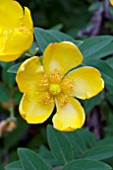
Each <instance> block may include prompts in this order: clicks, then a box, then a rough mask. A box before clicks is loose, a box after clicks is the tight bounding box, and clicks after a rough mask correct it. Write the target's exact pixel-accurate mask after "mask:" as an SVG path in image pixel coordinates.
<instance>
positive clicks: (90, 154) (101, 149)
mask: <svg viewBox="0 0 113 170" xmlns="http://www.w3.org/2000/svg"><path fill="white" fill-rule="evenodd" d="M112 157H113V145H112V146H111V145H99V146H95V147H93V148H91V149H89V150H88V151H86V152H85V153H84V155H83V156H82V158H88V159H94V160H107V159H108V158H112Z"/></svg>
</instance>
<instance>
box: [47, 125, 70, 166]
mask: <svg viewBox="0 0 113 170" xmlns="http://www.w3.org/2000/svg"><path fill="white" fill-rule="evenodd" d="M47 138H48V143H49V147H50V149H51V152H52V154H53V156H54V157H55V159H56V160H57V161H58V162H59V163H60V164H61V165H65V164H66V163H67V162H69V161H71V160H73V150H72V147H71V144H70V143H69V141H68V139H67V138H66V137H65V136H64V134H63V132H60V131H57V130H55V129H54V128H53V127H52V126H50V125H49V126H48V127H47Z"/></svg>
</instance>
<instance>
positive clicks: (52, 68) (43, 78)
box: [16, 41, 104, 131]
mask: <svg viewBox="0 0 113 170" xmlns="http://www.w3.org/2000/svg"><path fill="white" fill-rule="evenodd" d="M82 61H83V57H82V54H81V53H80V51H79V49H78V48H77V46H75V45H74V44H73V43H71V42H68V41H64V42H59V43H51V44H50V45H48V46H47V48H46V49H45V51H44V54H43V57H42V63H43V65H42V64H41V63H40V60H39V58H38V57H36V56H34V57H32V58H30V59H27V60H26V61H25V62H24V63H23V64H22V65H21V66H20V68H19V70H18V72H17V76H16V81H17V83H18V87H19V89H20V91H21V92H22V93H24V95H23V97H22V100H21V102H20V106H19V111H20V114H21V116H22V117H23V118H24V119H25V120H26V121H27V122H28V123H34V124H35V123H42V122H44V121H45V120H46V119H47V118H48V117H49V116H50V115H51V113H52V111H53V109H54V106H55V105H56V108H57V112H56V114H55V115H54V116H53V124H54V127H55V128H56V129H58V130H61V131H72V130H75V129H77V128H80V127H81V126H82V125H83V123H84V121H85V113H84V109H83V108H82V106H81V104H80V103H79V101H78V100H77V99H75V98H74V97H76V98H79V99H88V98H91V97H93V96H95V95H96V94H98V93H99V92H100V91H102V90H103V88H104V81H103V80H102V78H101V74H100V72H99V71H98V70H97V69H95V68H93V67H89V66H87V67H81V68H77V69H73V70H72V71H70V72H68V71H69V70H70V69H72V68H74V67H76V66H78V65H79V64H81V63H82ZM66 73H67V74H66Z"/></svg>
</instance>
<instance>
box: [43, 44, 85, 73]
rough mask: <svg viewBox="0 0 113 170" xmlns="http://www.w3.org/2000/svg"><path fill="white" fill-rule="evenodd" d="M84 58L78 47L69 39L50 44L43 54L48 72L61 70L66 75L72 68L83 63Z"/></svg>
mask: <svg viewBox="0 0 113 170" xmlns="http://www.w3.org/2000/svg"><path fill="white" fill-rule="evenodd" d="M82 60H83V57H82V54H81V52H80V51H79V49H78V47H77V46H76V45H75V44H73V43H71V42H68V41H64V42H60V43H52V44H50V45H48V46H47V48H46V49H45V51H44V55H43V65H44V69H45V72H46V73H47V74H51V73H53V72H54V71H59V72H60V73H62V74H63V75H64V74H65V73H66V72H67V71H68V70H70V69H71V68H73V67H76V66H77V65H79V64H81V63H82Z"/></svg>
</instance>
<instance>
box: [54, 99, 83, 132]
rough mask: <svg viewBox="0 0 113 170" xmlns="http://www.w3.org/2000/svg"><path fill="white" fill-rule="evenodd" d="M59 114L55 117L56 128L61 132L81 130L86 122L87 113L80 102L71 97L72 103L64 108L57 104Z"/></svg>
mask: <svg viewBox="0 0 113 170" xmlns="http://www.w3.org/2000/svg"><path fill="white" fill-rule="evenodd" d="M56 105H57V113H56V114H55V115H54V116H53V119H52V121H53V125H54V128H55V129H57V130H60V131H65V132H67V131H74V130H76V129H78V128H81V127H82V126H83V124H84V122H85V112H84V109H83V107H82V106H81V104H80V103H79V101H78V100H76V99H74V98H73V97H70V102H69V103H68V104H67V105H65V106H64V107H62V106H60V103H59V104H58V102H57V103H56Z"/></svg>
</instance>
